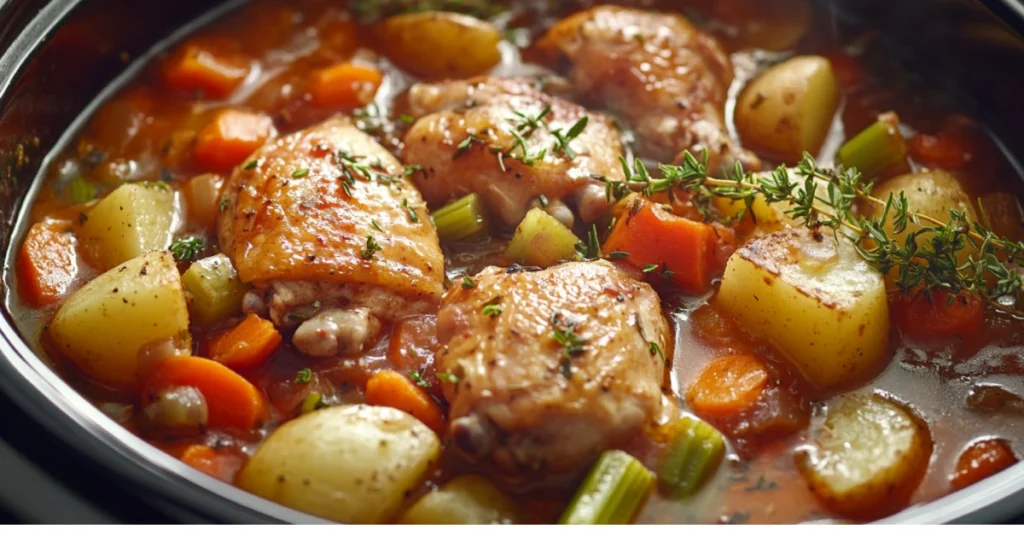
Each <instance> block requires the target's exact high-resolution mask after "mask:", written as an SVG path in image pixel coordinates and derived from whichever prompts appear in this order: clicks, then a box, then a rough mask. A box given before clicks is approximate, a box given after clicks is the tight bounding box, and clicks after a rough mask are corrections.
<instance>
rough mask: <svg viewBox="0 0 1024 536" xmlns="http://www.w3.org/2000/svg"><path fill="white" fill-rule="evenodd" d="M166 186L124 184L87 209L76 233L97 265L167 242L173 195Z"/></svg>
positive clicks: (119, 260) (105, 265)
mask: <svg viewBox="0 0 1024 536" xmlns="http://www.w3.org/2000/svg"><path fill="white" fill-rule="evenodd" d="M166 186H167V185H157V184H153V183H150V184H144V183H132V184H125V185H122V186H120V187H118V188H117V189H116V190H114V191H113V192H110V194H108V195H107V196H106V197H104V198H103V199H102V200H100V202H99V203H97V204H96V206H94V207H92V208H91V209H90V210H89V212H88V213H87V214H86V218H85V219H84V221H83V223H82V226H81V229H80V230H79V232H78V237H79V239H80V240H81V242H82V245H83V247H84V248H85V251H86V257H87V258H88V259H89V260H90V261H91V262H92V263H93V264H94V265H95V266H96V267H97V268H99V269H100V270H109V269H111V268H113V267H115V266H117V265H118V264H121V263H122V262H124V261H127V260H128V259H133V258H135V257H138V256H139V255H142V254H143V253H148V252H150V251H155V250H158V249H164V248H166V247H167V246H169V245H171V233H172V229H171V226H172V225H173V224H174V212H175V195H174V192H172V191H171V189H170V188H167V187H166Z"/></svg>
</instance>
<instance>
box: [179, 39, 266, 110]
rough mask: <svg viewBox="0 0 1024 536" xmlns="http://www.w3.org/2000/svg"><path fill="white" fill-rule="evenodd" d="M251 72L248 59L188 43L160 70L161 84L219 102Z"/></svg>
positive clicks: (206, 46)
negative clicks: (161, 72)
mask: <svg viewBox="0 0 1024 536" xmlns="http://www.w3.org/2000/svg"><path fill="white" fill-rule="evenodd" d="M250 68H251V65H250V61H249V59H248V58H246V57H244V56H242V55H240V54H237V53H231V52H227V51H223V50H218V49H217V48H216V47H213V46H209V45H200V44H198V43H189V44H186V45H185V46H183V47H182V48H181V49H180V50H179V51H178V53H176V54H172V55H171V57H170V58H169V60H168V63H167V64H166V65H165V67H164V81H165V82H166V83H167V85H168V86H170V87H171V88H173V89H176V90H178V91H201V92H202V93H203V94H204V95H205V96H207V97H210V98H214V99H223V98H225V97H227V96H229V95H231V93H232V92H234V91H235V88H237V87H238V86H239V85H240V84H241V83H242V81H243V80H245V77H246V76H247V75H248V74H249V69H250Z"/></svg>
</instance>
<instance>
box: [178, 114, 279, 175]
mask: <svg viewBox="0 0 1024 536" xmlns="http://www.w3.org/2000/svg"><path fill="white" fill-rule="evenodd" d="M275 132H276V131H275V130H274V122H273V120H271V119H270V117H268V116H267V115H265V114H261V113H252V112H245V111H242V110H232V109H228V110H224V111H221V112H219V113H218V114H217V115H216V116H215V117H214V118H213V121H211V122H210V123H209V124H207V125H206V126H205V127H203V129H202V130H200V131H199V134H198V135H197V136H196V142H195V145H194V146H193V148H192V156H193V158H194V159H195V161H196V164H198V165H199V166H200V167H201V168H203V169H206V170H210V171H230V170H231V168H233V167H235V166H237V165H240V164H243V163H245V159H246V158H248V156H249V155H251V154H252V153H253V151H255V150H256V149H259V148H260V146H261V145H263V142H265V141H267V139H268V138H270V137H271V136H273V135H274V133H275Z"/></svg>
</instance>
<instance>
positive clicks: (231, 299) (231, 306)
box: [181, 253, 249, 325]
mask: <svg viewBox="0 0 1024 536" xmlns="http://www.w3.org/2000/svg"><path fill="white" fill-rule="evenodd" d="M181 283H182V285H184V287H185V290H187V291H188V304H189V310H190V312H191V316H192V318H193V319H195V320H196V321H197V322H199V323H200V324H206V325H209V324H213V323H215V322H218V321H220V320H224V319H225V318H230V317H232V316H235V315H237V314H239V313H241V311H242V297H243V296H245V292H246V290H248V288H249V287H248V285H246V284H245V283H242V281H241V280H239V279H238V273H237V272H235V267H234V266H232V265H231V261H230V260H229V259H228V258H227V256H225V255H224V254H222V253H221V254H217V255H214V256H212V257H207V258H205V259H202V260H199V261H196V262H194V263H192V265H191V266H189V268H188V270H186V271H185V275H183V276H181Z"/></svg>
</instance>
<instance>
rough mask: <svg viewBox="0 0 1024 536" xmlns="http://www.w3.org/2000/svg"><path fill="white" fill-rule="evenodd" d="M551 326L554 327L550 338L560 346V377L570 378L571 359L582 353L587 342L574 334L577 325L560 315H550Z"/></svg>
mask: <svg viewBox="0 0 1024 536" xmlns="http://www.w3.org/2000/svg"><path fill="white" fill-rule="evenodd" d="M551 325H552V326H554V330H553V331H552V332H551V338H552V339H553V340H554V341H555V342H557V343H558V344H560V345H561V346H562V359H561V365H562V376H565V377H566V378H571V377H572V358H573V357H576V356H578V355H580V354H582V353H583V350H584V349H585V348H584V345H585V344H586V343H587V341H586V340H585V339H582V338H580V336H579V335H577V334H576V327H577V326H578V324H577V323H576V322H573V321H571V320H567V319H565V318H564V317H563V316H562V315H561V314H560V313H555V314H553V315H551Z"/></svg>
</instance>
